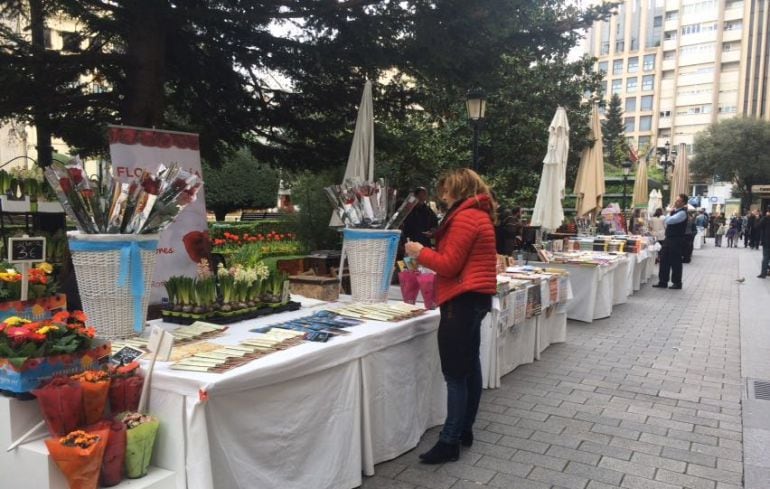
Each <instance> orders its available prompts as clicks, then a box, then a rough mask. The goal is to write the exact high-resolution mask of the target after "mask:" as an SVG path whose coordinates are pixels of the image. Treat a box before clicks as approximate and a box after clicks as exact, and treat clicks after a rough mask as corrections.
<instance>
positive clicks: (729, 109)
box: [719, 105, 738, 114]
mask: <svg viewBox="0 0 770 489" xmlns="http://www.w3.org/2000/svg"><path fill="white" fill-rule="evenodd" d="M737 110H738V109H737V107H736V106H734V105H720V106H719V113H720V114H734V113H735V112H736V111H737Z"/></svg>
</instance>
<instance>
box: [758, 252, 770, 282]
mask: <svg viewBox="0 0 770 489" xmlns="http://www.w3.org/2000/svg"><path fill="white" fill-rule="evenodd" d="M768 266H770V245H762V271H761V272H759V274H760V275H762V276H767V267H768Z"/></svg>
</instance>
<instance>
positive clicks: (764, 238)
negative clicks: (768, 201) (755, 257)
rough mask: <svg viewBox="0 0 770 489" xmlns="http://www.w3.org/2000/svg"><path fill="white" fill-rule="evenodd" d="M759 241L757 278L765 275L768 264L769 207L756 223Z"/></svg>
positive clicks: (769, 262) (769, 246)
mask: <svg viewBox="0 0 770 489" xmlns="http://www.w3.org/2000/svg"><path fill="white" fill-rule="evenodd" d="M756 228H757V234H758V235H759V241H760V242H761V243H762V270H761V271H760V272H759V275H758V276H757V278H765V277H767V268H768V266H770V207H768V208H767V209H765V215H764V217H762V219H760V220H759V222H758V223H757V224H756Z"/></svg>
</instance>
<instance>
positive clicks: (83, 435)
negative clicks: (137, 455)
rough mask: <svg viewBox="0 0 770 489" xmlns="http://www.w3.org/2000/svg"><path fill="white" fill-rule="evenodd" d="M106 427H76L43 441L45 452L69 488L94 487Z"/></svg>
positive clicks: (96, 480) (106, 437)
mask: <svg viewBox="0 0 770 489" xmlns="http://www.w3.org/2000/svg"><path fill="white" fill-rule="evenodd" d="M109 436H110V433H109V431H108V430H97V431H93V432H91V433H88V432H86V431H82V430H78V431H73V432H71V433H69V434H67V435H66V436H63V437H61V438H59V439H53V440H46V441H45V444H46V446H47V447H48V453H50V454H51V458H52V459H53V460H54V462H55V463H56V465H57V466H58V467H59V470H61V471H62V473H63V474H64V477H65V478H66V479H67V483H68V484H69V487H70V489H96V488H97V487H98V485H99V471H100V469H101V467H102V457H103V455H104V449H105V447H106V446H107V440H108V438H109Z"/></svg>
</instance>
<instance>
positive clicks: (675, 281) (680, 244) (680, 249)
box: [653, 194, 688, 289]
mask: <svg viewBox="0 0 770 489" xmlns="http://www.w3.org/2000/svg"><path fill="white" fill-rule="evenodd" d="M665 223H666V239H665V240H664V241H663V247H662V249H661V250H660V255H661V256H660V268H659V269H658V283H657V284H654V285H653V287H658V288H662V289H665V288H667V287H668V288H671V289H681V288H682V255H683V253H684V244H685V239H686V238H685V229H686V228H687V224H688V222H687V195H686V194H679V196H678V197H677V198H676V201H675V202H674V209H673V210H672V211H671V214H670V215H669V216H668V217H666V220H665ZM669 277H670V278H671V282H672V285H671V287H669V286H668V280H669Z"/></svg>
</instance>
